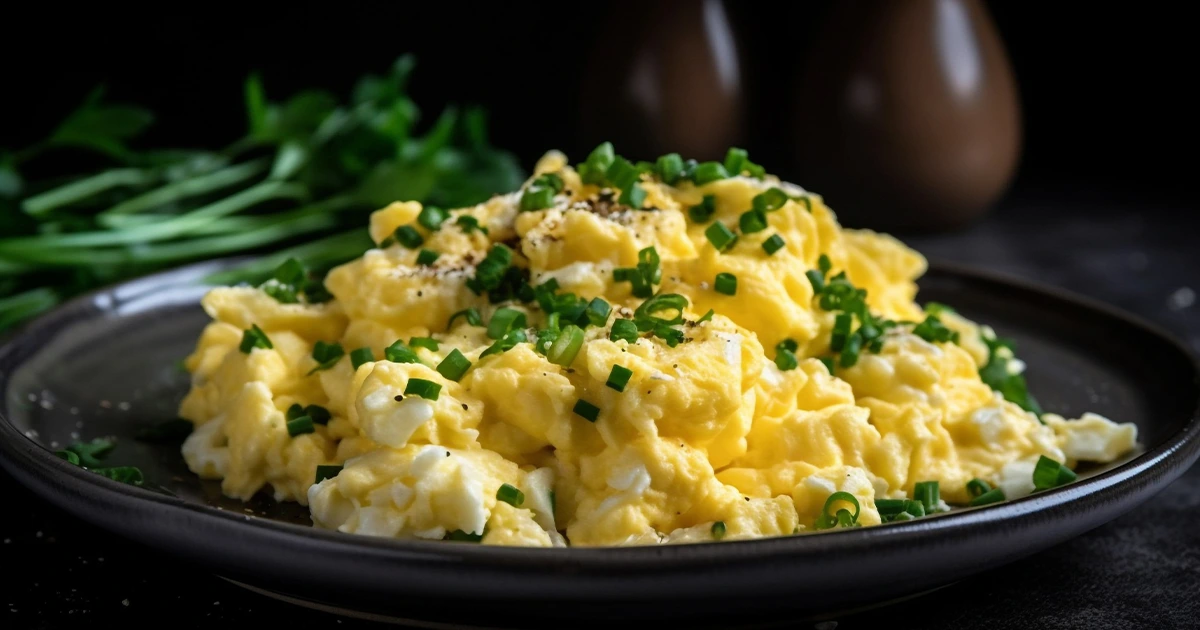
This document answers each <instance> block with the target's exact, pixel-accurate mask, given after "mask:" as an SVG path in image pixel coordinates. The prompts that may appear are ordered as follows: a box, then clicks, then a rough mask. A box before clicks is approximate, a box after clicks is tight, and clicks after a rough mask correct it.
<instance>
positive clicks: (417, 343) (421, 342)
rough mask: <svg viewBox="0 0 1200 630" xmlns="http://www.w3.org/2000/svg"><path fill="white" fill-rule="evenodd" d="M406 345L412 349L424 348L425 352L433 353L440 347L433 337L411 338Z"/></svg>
mask: <svg viewBox="0 0 1200 630" xmlns="http://www.w3.org/2000/svg"><path fill="white" fill-rule="evenodd" d="M408 345H410V346H412V347H414V348H425V349H426V350H432V351H434V352H437V350H438V348H439V347H440V346H439V345H438V342H437V339H434V338H433V337H413V338H412V339H409V340H408Z"/></svg>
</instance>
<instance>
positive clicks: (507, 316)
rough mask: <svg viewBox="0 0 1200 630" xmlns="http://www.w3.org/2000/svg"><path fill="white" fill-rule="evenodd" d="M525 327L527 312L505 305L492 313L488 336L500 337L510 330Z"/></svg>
mask: <svg viewBox="0 0 1200 630" xmlns="http://www.w3.org/2000/svg"><path fill="white" fill-rule="evenodd" d="M524 327H525V313H522V312H521V311H518V310H517V309H515V308H508V307H505V308H501V309H497V310H496V312H495V313H493V314H492V321H490V322H488V327H487V336H488V337H491V338H492V339H499V338H501V337H503V336H504V335H506V334H508V331H510V330H513V329H515V328H524Z"/></svg>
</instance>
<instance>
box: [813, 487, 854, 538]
mask: <svg viewBox="0 0 1200 630" xmlns="http://www.w3.org/2000/svg"><path fill="white" fill-rule="evenodd" d="M839 502H845V503H849V504H850V505H853V506H854V513H853V514H851V513H850V511H849V510H845V509H841V510H837V511H836V512H835V513H833V514H830V513H829V510H830V509H831V508H833V507H835V506H836V505H837V504H838V503H839ZM859 512H860V508H859V504H858V498H857V497H855V496H854V495H853V494H850V493H849V492H834V493H833V494H831V495H829V498H828V499H826V500H825V507H824V508H822V509H821V515H820V516H819V517H817V522H816V524H815V525H814V528H815V529H832V528H834V527H854V526H855V525H857V524H858V515H859Z"/></svg>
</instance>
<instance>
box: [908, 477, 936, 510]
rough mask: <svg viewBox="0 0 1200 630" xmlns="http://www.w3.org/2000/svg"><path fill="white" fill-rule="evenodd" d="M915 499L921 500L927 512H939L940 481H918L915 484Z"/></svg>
mask: <svg viewBox="0 0 1200 630" xmlns="http://www.w3.org/2000/svg"><path fill="white" fill-rule="evenodd" d="M913 499H914V500H917V501H920V502H921V505H922V506H923V507H924V508H925V513H926V514H933V513H934V512H937V511H938V509H939V508H938V502H939V501H941V493H940V492H939V490H938V482H936V481H918V482H917V483H916V484H915V485H913Z"/></svg>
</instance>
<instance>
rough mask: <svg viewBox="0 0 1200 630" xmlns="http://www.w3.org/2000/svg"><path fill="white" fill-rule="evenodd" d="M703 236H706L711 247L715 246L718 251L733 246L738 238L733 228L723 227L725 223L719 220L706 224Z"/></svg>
mask: <svg viewBox="0 0 1200 630" xmlns="http://www.w3.org/2000/svg"><path fill="white" fill-rule="evenodd" d="M704 236H705V237H707V238H708V242H710V243H712V245H713V247H715V248H717V251H719V252H723V251H725V250H727V249H729V248H730V247H733V244H734V243H736V242H737V240H738V237H737V234H734V233H733V230H730V229H729V228H727V227H725V224H724V223H721V222H717V223H714V224H712V225H710V226H708V229H706V230H704Z"/></svg>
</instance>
